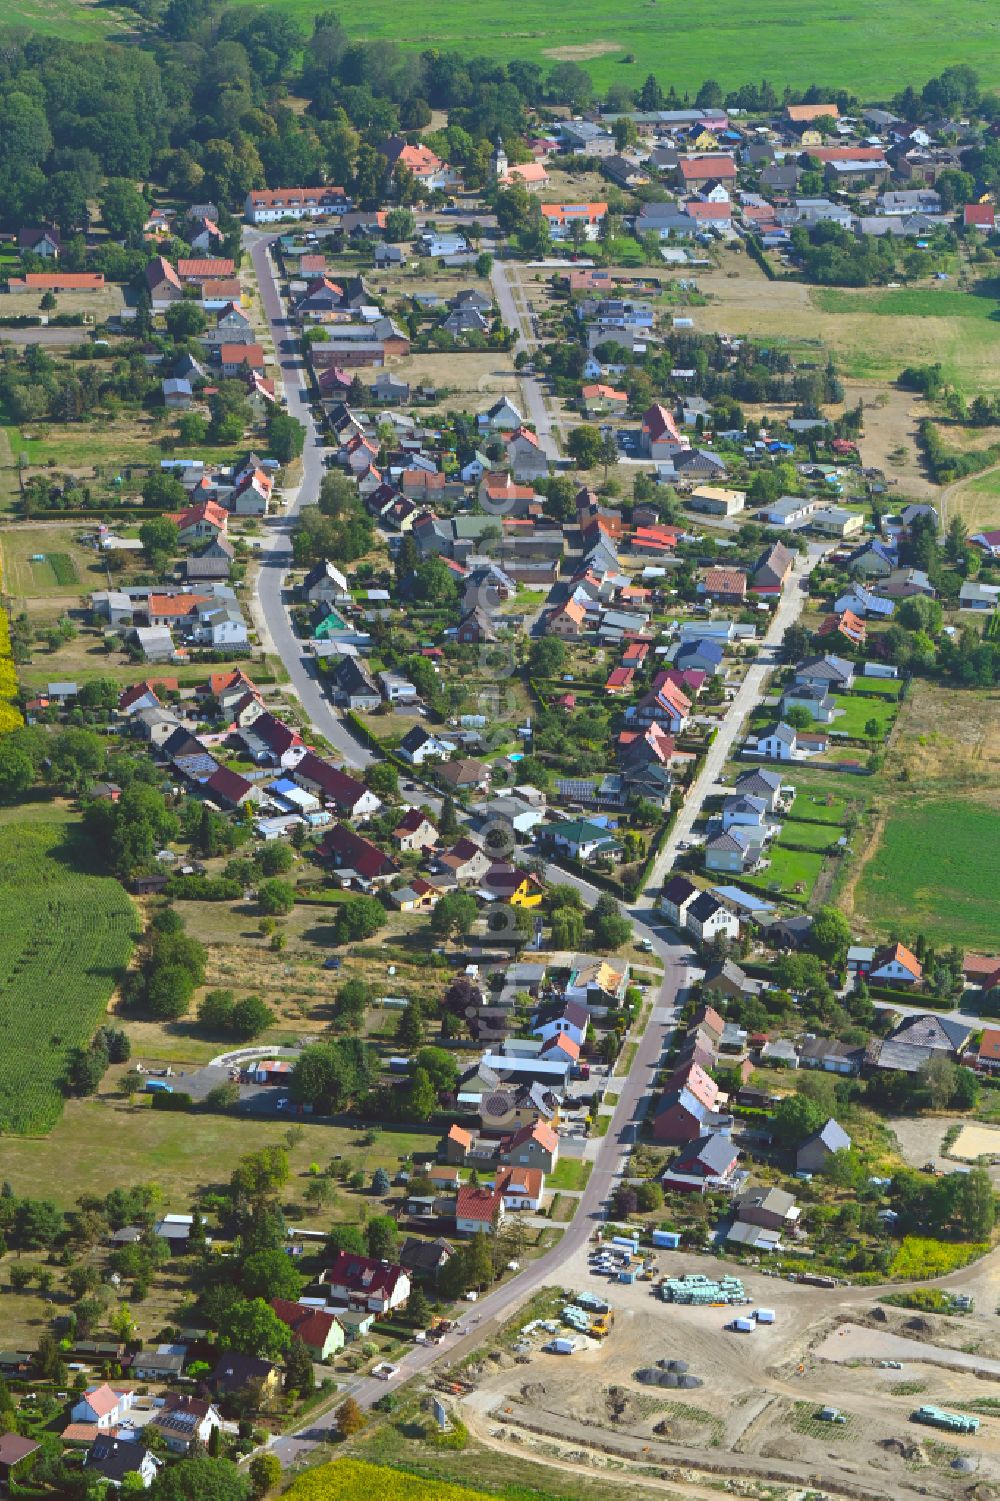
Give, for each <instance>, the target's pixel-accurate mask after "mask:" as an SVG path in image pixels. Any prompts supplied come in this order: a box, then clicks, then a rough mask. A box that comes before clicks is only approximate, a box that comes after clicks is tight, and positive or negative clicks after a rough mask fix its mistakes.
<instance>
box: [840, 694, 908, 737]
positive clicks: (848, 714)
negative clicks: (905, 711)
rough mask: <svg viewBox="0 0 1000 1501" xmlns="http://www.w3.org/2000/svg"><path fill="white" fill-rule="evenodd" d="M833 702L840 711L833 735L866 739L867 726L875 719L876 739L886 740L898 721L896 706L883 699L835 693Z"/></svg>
mask: <svg viewBox="0 0 1000 1501" xmlns="http://www.w3.org/2000/svg"><path fill="white" fill-rule="evenodd" d="M833 701H834V703H835V704H836V706H837V708H838V710H839V711H840V712H839V713H838V714H837V717H836V718H835V719H834V721H833V723H832V724H831V725H830V731H831V734H833V735H850V736H852V737H853V738H855V739H858V740H861V739H866V738H867V737H868V731H867V729H866V725H867V724H868V722H869V720H872V719H873V720H874V721H875V723H876V725H877V727H878V728H877V729H876V732H875V737H874V738H876V739H884V738H885V736H886V735H887V734H888V733H889V731H890V730H891V729H892V726H893V724H894V722H895V719H896V714H897V709H896V705H895V704H887V703H884V702H883V701H882V700H881V699H877V698H876V699H872V698H868V697H865V696H864V695H862V696H860V697H858V698H853V697H852V696H851V695H850V694H848V695H844V694H840V693H835V694H834V695H833Z"/></svg>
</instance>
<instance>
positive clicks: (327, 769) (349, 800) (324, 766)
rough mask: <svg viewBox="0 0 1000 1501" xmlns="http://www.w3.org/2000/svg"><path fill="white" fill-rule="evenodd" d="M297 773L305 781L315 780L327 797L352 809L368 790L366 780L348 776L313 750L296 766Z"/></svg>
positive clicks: (340, 806)
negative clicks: (360, 780) (361, 780)
mask: <svg viewBox="0 0 1000 1501" xmlns="http://www.w3.org/2000/svg"><path fill="white" fill-rule="evenodd" d="M295 775H296V776H297V777H301V778H302V779H303V780H304V781H309V782H315V783H316V784H317V786H318V787H319V788H320V790H321V791H322V793H323V795H324V796H325V797H328V798H329V799H330V801H331V802H333V803H336V804H337V806H338V807H339V808H346V809H350V808H353V807H354V806H355V804H356V803H357V802H358V800H359V799H360V798H362V797H363V796H364V795H365V793H366V792H367V791H368V788H367V787H366V786H365V784H364V782H359V781H358V779H357V777H352V776H348V774H347V772H346V771H341V770H340V767H339V766H331V764H330V762H329V761H324V760H322V759H321V757H319V756H317V755H315V754H314V753H313V752H312V751H307V752H306V754H305V755H304V756H303V757H302V760H301V761H300V762H299V764H298V766H297V767H296V768H295Z"/></svg>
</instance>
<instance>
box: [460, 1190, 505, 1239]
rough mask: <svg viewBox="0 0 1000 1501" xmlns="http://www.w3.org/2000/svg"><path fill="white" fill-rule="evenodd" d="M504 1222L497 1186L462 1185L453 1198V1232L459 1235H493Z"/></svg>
mask: <svg viewBox="0 0 1000 1501" xmlns="http://www.w3.org/2000/svg"><path fill="white" fill-rule="evenodd" d="M503 1221H504V1196H503V1191H502V1189H501V1188H500V1187H499V1185H497V1186H495V1187H493V1188H487V1187H486V1185H485V1184H471V1183H463V1184H462V1186H461V1187H460V1188H459V1190H458V1193H457V1195H456V1197H455V1230H456V1232H457V1233H458V1234H459V1235H475V1234H477V1233H478V1232H479V1231H482V1232H483V1233H484V1234H486V1235H493V1234H494V1233H495V1232H496V1231H497V1230H499V1229H500V1227H501V1225H502V1224H503Z"/></svg>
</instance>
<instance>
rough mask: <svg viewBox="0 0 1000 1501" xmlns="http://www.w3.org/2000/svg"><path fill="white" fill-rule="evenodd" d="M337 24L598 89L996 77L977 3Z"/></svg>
mask: <svg viewBox="0 0 1000 1501" xmlns="http://www.w3.org/2000/svg"><path fill="white" fill-rule="evenodd" d="M256 3H264V0H256ZM270 3H274V0H270ZM278 3H279V4H280V8H281V9H282V10H283V11H285V12H286V13H288V14H289V15H291V16H292V17H294V18H295V19H296V20H297V21H299V22H300V23H301V24H302V26H303V27H304V28H308V27H309V25H310V24H311V21H312V18H313V16H314V15H315V14H316V13H317V12H318V11H321V10H323V9H325V6H324V4H323V0H278ZM2 14H3V19H4V21H5V22H6V24H7V25H11V26H15V25H28V26H31V27H33V28H34V29H36V30H38V31H43V32H48V33H54V34H56V35H61V36H67V37H73V38H74V39H75V40H89V39H91V38H93V37H94V36H96V35H100V34H101V33H102V32H104V33H111V34H113V33H114V32H120V31H121V30H122V28H123V27H126V28H129V29H131V28H138V27H140V26H141V24H142V23H141V22H140V21H139V20H138V19H137V17H136V15H135V13H134V12H131V11H125V12H117V11H115V10H113V9H104V8H103V7H100V8H99V7H97V6H94V5H92V4H81V3H79V0H74V3H72V4H70V5H65V6H62V7H60V6H59V5H57V4H55V3H53V0H3V12H2ZM345 20H346V24H347V26H348V28H349V30H350V31H351V33H352V34H353V35H356V36H359V37H363V38H376V39H379V38H381V39H389V38H392V39H395V40H397V41H398V42H400V44H401V45H403V46H405V47H408V48H413V49H414V50H418V51H422V50H423V49H425V48H430V47H436V48H440V49H443V50H448V49H453V50H455V51H458V52H464V53H466V54H468V55H477V56H485V57H490V58H495V59H497V60H498V61H501V62H505V61H508V60H510V59H512V58H529V59H531V60H532V61H534V62H537V63H540V64H541V65H542V66H543V67H545V66H551V65H552V64H553V63H555V62H558V61H563V60H566V61H574V62H579V63H580V64H581V65H583V66H585V67H586V68H587V69H588V71H589V72H590V73H591V75H592V77H593V79H594V82H595V83H596V84H597V85H598V86H599V87H600V88H607V87H608V85H609V84H612V83H625V84H629V85H634V86H635V87H636V88H638V87H639V86H640V85H641V84H642V81H643V79H644V78H645V76H646V75H647V73H649V72H654V73H655V74H656V75H657V77H658V78H659V80H660V82H661V84H663V85H664V86H665V87H666V86H669V85H670V84H673V85H674V86H675V87H676V88H677V89H678V90H679V91H680V92H683V91H684V90H691V91H692V92H694V91H695V90H697V88H698V87H699V86H700V84H701V83H703V82H704V80H705V79H706V78H709V77H710V78H714V79H716V80H717V81H718V82H719V83H720V84H721V85H722V87H723V89H730V88H736V87H738V86H739V85H740V84H742V83H747V82H751V81H753V82H757V81H759V80H760V79H761V78H762V77H766V78H769V79H770V80H771V82H772V84H773V85H774V87H775V88H776V90H777V92H778V94H779V95H780V93H781V90H782V88H783V86H784V85H785V84H789V85H790V86H791V87H792V88H795V89H805V88H808V87H809V85H810V84H813V83H815V84H819V85H828V86H829V87H830V88H831V89H832V88H847V89H851V90H853V91H855V92H856V93H857V94H858V95H859V96H860V97H861V98H862V99H866V100H875V99H887V98H889V97H890V96H891V95H892V93H893V92H894V91H895V90H897V89H899V88H902V87H903V86H904V85H906V84H908V83H913V84H917V85H919V84H922V83H923V82H924V81H925V80H926V79H927V78H929V77H931V76H932V75H934V74H936V73H939V72H940V71H941V69H942V68H944V67H947V66H948V65H949V64H954V63H971V64H972V66H973V67H974V68H976V70H977V71H978V73H979V75H980V78H981V80H982V82H983V83H984V84H985V85H987V86H990V87H996V86H997V85H1000V47H998V46H997V45H996V43H997V39H998V30H1000V18H998V15H997V10H996V7H995V6H994V5H992V4H990V3H989V0H966V3H965V4H964V5H962V6H947V7H942V6H930V5H928V4H926V0H898V3H896V4H891V3H890V0H870V3H869V4H868V5H866V6H864V7H862V6H861V5H860V4H854V5H852V6H850V7H848V8H847V9H846V10H841V9H836V10H830V9H829V7H823V6H820V5H819V4H818V3H817V0H809V3H808V4H806V5H802V4H797V3H796V0H762V3H761V4H760V5H758V6H756V7H755V8H754V10H753V12H752V13H751V12H750V11H749V10H744V9H742V8H740V7H739V6H737V7H733V8H731V9H730V10H728V11H727V10H725V9H723V10H719V9H713V10H700V9H699V8H698V7H696V6H695V7H682V6H676V5H665V4H662V3H659V4H657V3H654V0H620V3H619V4H618V5H616V6H613V7H612V6H609V5H608V4H607V3H606V0H580V3H579V4H577V5H575V6H574V7H573V10H572V12H570V11H569V10H565V11H564V10H563V9H562V8H561V7H557V6H552V5H549V4H547V3H545V0H525V3H524V4H522V5H521V6H520V7H519V8H518V12H517V16H516V17H513V16H512V15H511V12H510V11H509V10H508V8H507V7H506V6H505V5H503V4H501V3H500V0H481V3H480V4H478V5H471V4H469V3H467V0H463V3H460V4H448V3H447V0H422V3H421V4H420V5H419V6H410V7H408V8H407V9H406V10H405V11H404V10H401V9H400V7H399V6H398V5H396V4H394V3H392V0H370V3H369V4H368V5H366V6H365V7H364V8H363V10H362V11H360V12H352V13H351V14H350V16H348V17H345ZM751 28H752V29H751ZM901 38H903V39H905V45H901V43H900V39H901Z"/></svg>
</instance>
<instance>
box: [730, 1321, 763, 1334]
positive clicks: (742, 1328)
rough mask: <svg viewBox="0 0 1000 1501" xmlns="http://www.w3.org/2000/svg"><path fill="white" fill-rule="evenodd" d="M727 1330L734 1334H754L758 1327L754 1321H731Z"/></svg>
mask: <svg viewBox="0 0 1000 1501" xmlns="http://www.w3.org/2000/svg"><path fill="white" fill-rule="evenodd" d="M726 1328H727V1329H728V1330H730V1332H731V1333H733V1334H752V1333H753V1332H754V1329H755V1328H756V1325H755V1324H754V1321H753V1319H730V1321H729V1323H728V1324H727V1325H726Z"/></svg>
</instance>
